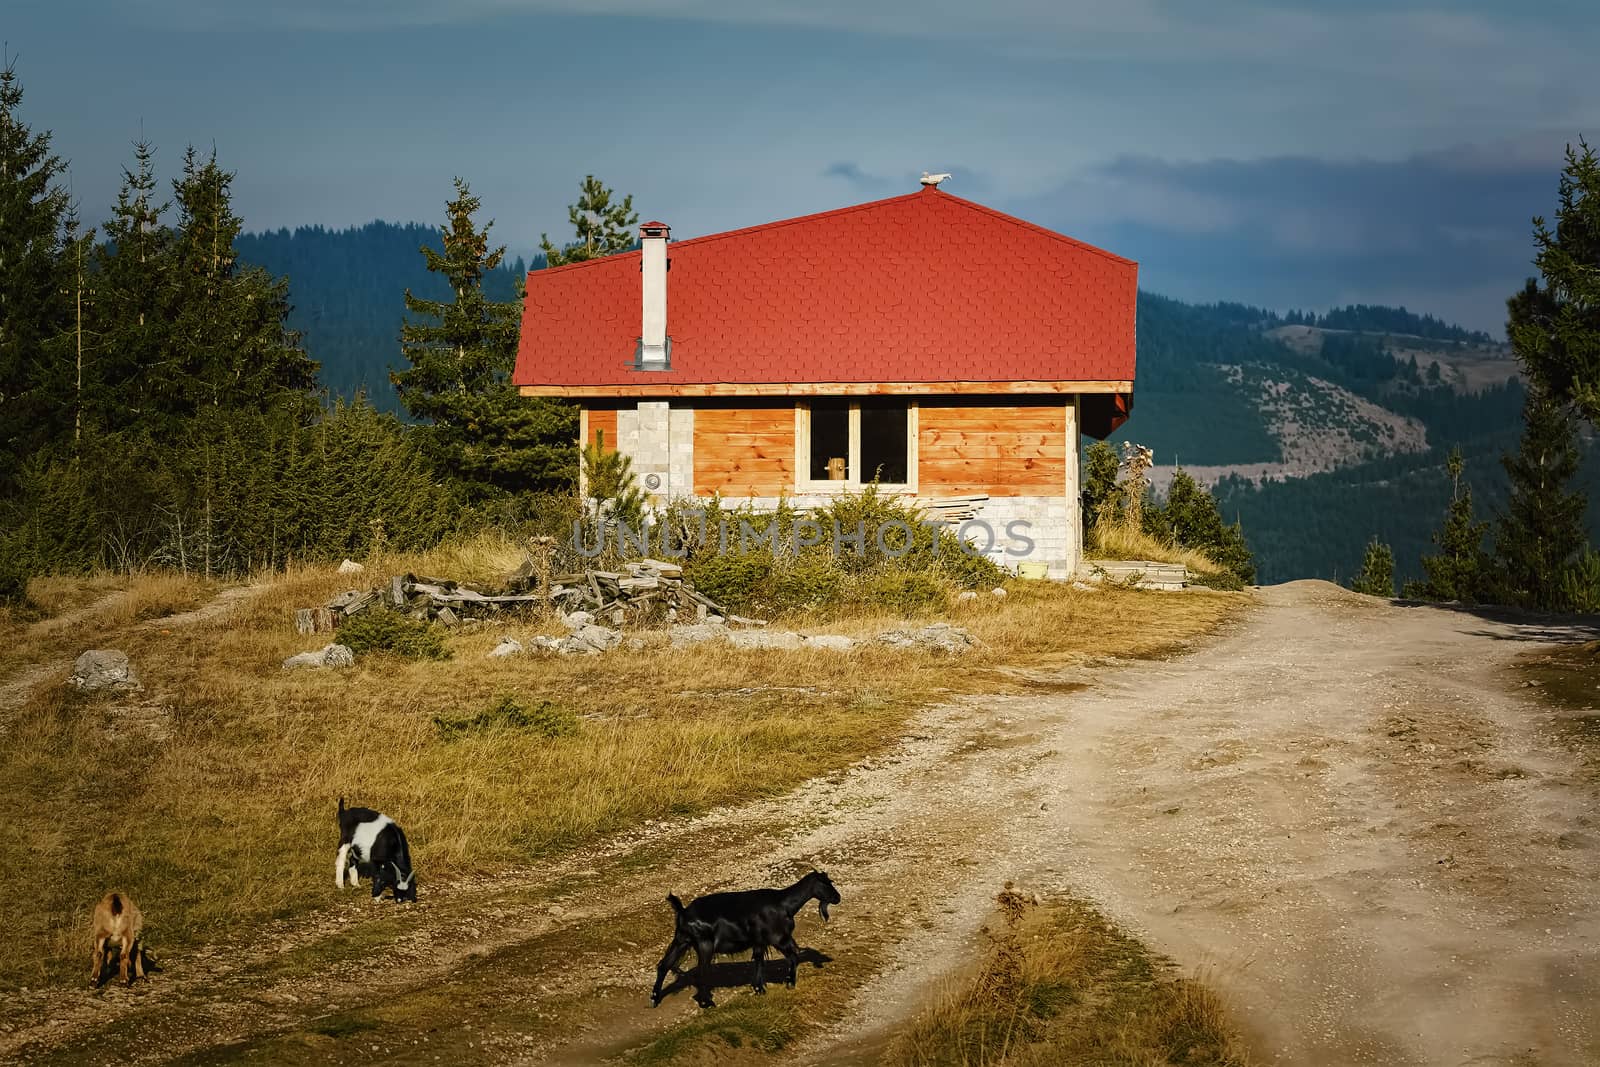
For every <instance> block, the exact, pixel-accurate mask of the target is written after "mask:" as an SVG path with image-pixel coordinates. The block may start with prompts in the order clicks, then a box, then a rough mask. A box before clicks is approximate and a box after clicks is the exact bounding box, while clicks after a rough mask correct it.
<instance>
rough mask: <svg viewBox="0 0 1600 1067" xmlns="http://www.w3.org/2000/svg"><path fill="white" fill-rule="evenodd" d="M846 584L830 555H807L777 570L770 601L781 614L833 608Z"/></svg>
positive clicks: (809, 553)
mask: <svg viewBox="0 0 1600 1067" xmlns="http://www.w3.org/2000/svg"><path fill="white" fill-rule="evenodd" d="M844 582H845V575H844V572H843V571H842V570H840V569H839V565H838V563H837V561H835V560H834V558H833V556H832V553H831V552H808V553H805V554H804V555H801V556H798V557H796V558H795V559H792V560H790V561H788V562H787V564H785V565H783V566H780V567H777V568H774V570H773V571H772V574H771V578H770V579H769V583H768V584H769V586H770V589H771V592H770V595H769V598H768V599H769V602H770V603H771V605H772V606H773V608H775V609H777V610H779V611H786V610H800V611H810V610H815V609H817V608H825V607H830V606H832V605H834V604H836V603H838V602H839V600H840V598H841V596H842V595H843V593H844Z"/></svg>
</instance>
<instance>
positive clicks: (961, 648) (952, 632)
mask: <svg viewBox="0 0 1600 1067" xmlns="http://www.w3.org/2000/svg"><path fill="white" fill-rule="evenodd" d="M1001 591H1002V592H1003V591H1004V590H1001ZM878 642H879V643H880V644H885V645H888V646H890V647H891V648H908V649H923V650H925V651H929V652H948V653H950V654H951V655H959V654H960V653H962V652H965V651H966V650H967V649H969V648H972V647H973V646H974V645H976V644H977V643H978V642H977V639H976V638H974V637H973V636H972V635H971V634H970V633H968V632H967V631H966V630H963V629H962V628H961V627H959V626H951V625H950V624H949V623H947V622H936V623H933V624H931V625H928V626H924V627H923V628H922V629H920V630H885V631H884V632H883V633H881V634H879V635H878Z"/></svg>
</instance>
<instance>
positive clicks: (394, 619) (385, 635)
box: [338, 609, 450, 659]
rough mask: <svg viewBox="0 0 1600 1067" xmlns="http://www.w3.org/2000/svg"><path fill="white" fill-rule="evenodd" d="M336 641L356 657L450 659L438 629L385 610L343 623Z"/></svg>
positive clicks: (366, 612)
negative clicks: (368, 654)
mask: <svg viewBox="0 0 1600 1067" xmlns="http://www.w3.org/2000/svg"><path fill="white" fill-rule="evenodd" d="M338 637H339V643H340V644H342V645H348V646H349V648H350V651H352V652H354V653H355V654H356V655H358V656H359V655H361V654H363V653H366V652H386V653H388V654H389V655H391V656H398V657H400V658H401V659H449V658H450V650H449V649H448V648H446V647H444V634H443V631H441V630H440V629H439V627H437V626H435V625H434V624H433V623H431V622H422V621H421V620H419V619H413V618H412V617H411V616H409V615H402V614H400V613H399V612H398V611H393V610H389V609H382V610H369V611H364V612H362V613H361V614H360V615H356V616H353V617H352V618H349V619H347V620H345V622H344V623H343V625H341V626H340V627H339V633H338Z"/></svg>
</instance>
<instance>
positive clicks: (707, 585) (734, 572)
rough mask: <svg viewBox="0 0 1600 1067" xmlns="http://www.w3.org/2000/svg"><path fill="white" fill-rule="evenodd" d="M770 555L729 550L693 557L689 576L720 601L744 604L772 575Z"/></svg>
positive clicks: (701, 588) (728, 603)
mask: <svg viewBox="0 0 1600 1067" xmlns="http://www.w3.org/2000/svg"><path fill="white" fill-rule="evenodd" d="M772 565H773V559H772V557H771V556H770V555H767V554H766V553H764V552H763V553H761V554H754V553H752V554H751V555H748V556H744V555H739V554H738V553H737V552H734V551H731V550H730V551H729V553H728V554H727V555H723V556H704V557H702V558H700V559H697V560H695V561H694V563H693V565H692V566H691V568H690V569H689V571H688V572H686V573H687V574H688V577H689V579H690V580H691V581H693V582H694V587H695V589H696V590H698V591H699V592H701V593H704V594H705V595H706V596H708V597H710V598H711V599H712V600H715V601H716V602H717V603H719V604H723V605H726V606H727V607H730V608H747V607H749V606H750V605H751V603H752V602H753V601H754V600H755V598H756V596H757V594H758V593H759V592H760V591H761V589H762V587H763V586H765V585H766V582H767V579H769V578H770V577H771V576H772Z"/></svg>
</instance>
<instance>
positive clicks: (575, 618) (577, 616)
mask: <svg viewBox="0 0 1600 1067" xmlns="http://www.w3.org/2000/svg"><path fill="white" fill-rule="evenodd" d="M592 622H594V616H593V615H591V614H589V613H588V612H587V611H574V612H573V613H572V614H570V615H562V616H561V625H562V626H565V627H566V628H567V629H569V630H572V631H574V632H576V631H578V630H581V629H583V628H584V627H585V626H588V625H589V624H590V623H592Z"/></svg>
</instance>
